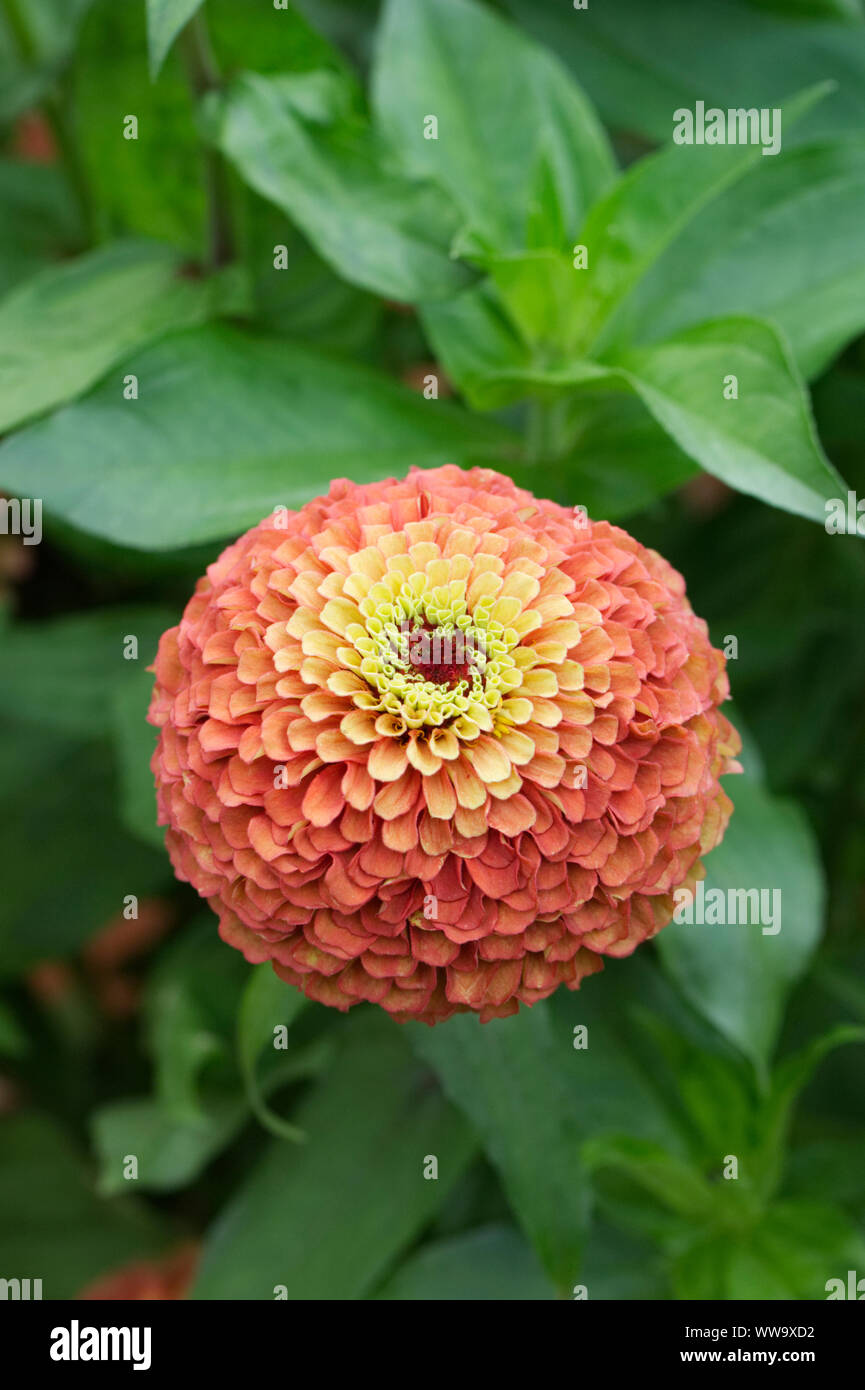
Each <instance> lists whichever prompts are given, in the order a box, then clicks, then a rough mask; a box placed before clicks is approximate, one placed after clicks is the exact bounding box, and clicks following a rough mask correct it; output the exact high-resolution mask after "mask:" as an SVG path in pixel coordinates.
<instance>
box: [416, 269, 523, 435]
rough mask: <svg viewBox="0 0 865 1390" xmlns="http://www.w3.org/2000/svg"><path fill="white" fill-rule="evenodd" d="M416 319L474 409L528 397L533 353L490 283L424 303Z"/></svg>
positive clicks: (450, 375)
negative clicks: (527, 375)
mask: <svg viewBox="0 0 865 1390" xmlns="http://www.w3.org/2000/svg"><path fill="white" fill-rule="evenodd" d="M420 318H421V322H422V324H423V327H424V332H425V333H426V335H427V337H428V339H429V341H430V344H431V346H432V348H433V351H434V353H435V355H436V357H437V358H438V360H439V361H440V362H441V363H442V366H443V367H444V369H445V371H446V372H447V374H448V376H449V377H450V378H451V380H452V381H454V382H455V383H456V384H457V386H458V387H459V389H460V390H461V391H462V392H463V394H464V395H465V397H466V400H467V401H468V402H469V404H470V405H472V406H473V407H474V408H475V409H476V410H492V409H495V408H497V407H499V406H503V405H509V404H510V403H511V402H512V401H515V400H519V399H520V398H521V397H522V396H524V395H525V394H526V388H525V386H524V384H523V376H524V374H525V373H526V372H528V371H529V370H530V369H531V368H532V365H533V363H532V355H531V352H530V350H529V348H528V346H527V345H526V343H525V342H524V341H523V339H521V338H520V336H519V334H518V333H517V332H516V330H515V328H514V326H513V324H512V323H511V322H510V321H509V319H508V318H507V316H506V315H505V312H504V309H503V306H502V304H501V302H500V300H499V298H498V296H497V295H496V293H495V291H494V289H493V287H492V285H491V284H490V283H488V282H486V281H484V282H482V283H481V284H480V285H474V286H472V287H471V288H470V289H468V290H464V291H463V293H462V294H458V295H454V297H453V298H452V299H447V300H443V301H441V302H440V303H438V304H424V305H422V306H421V308H420Z"/></svg>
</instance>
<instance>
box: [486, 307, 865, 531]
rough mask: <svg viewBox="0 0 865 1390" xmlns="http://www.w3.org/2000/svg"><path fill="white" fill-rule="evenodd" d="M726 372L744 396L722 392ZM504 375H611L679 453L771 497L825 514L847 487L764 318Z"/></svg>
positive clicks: (567, 382) (817, 517) (554, 385)
mask: <svg viewBox="0 0 865 1390" xmlns="http://www.w3.org/2000/svg"><path fill="white" fill-rule="evenodd" d="M503 375H504V374H503ZM729 377H735V378H736V390H737V391H738V396H737V397H736V398H731V399H726V398H725V390H726V388H727V385H728V380H727V379H728V378H729ZM506 379H509V380H512V381H513V382H514V383H516V382H517V381H519V380H522V381H523V383H524V384H525V390H526V391H528V390H530V389H531V387H532V386H536V387H538V388H546V389H547V393H549V391H550V390H552V391H553V392H555V391H556V390H558V391H565V390H567V389H568V387H569V386H570V387H573V388H577V387H588V388H589V389H591V390H595V391H596V390H597V389H598V388H599V387H601V386H603V385H605V384H606V385H608V386H610V387H611V388H613V389H614V390H615V389H617V388H618V389H621V388H623V387H624V388H625V389H627V390H631V391H633V392H634V393H635V394H636V395H637V396H638V397H639V399H640V400H641V401H642V402H643V404H644V405H645V406H646V408H647V409H648V410H649V411H650V412H651V413H652V415H653V416H654V418H655V420H656V421H657V422H658V424H659V425H661V427H662V428H663V429H664V430H665V431H666V432H667V434H669V435H670V437H671V438H672V439H673V441H674V442H675V444H676V445H678V447H679V449H680V450H681V451H682V452H683V453H685V454H687V455H689V457H690V458H692V459H693V460H694V461H695V462H696V463H699V464H700V465H701V467H703V468H704V469H705V470H706V471H707V472H708V473H714V475H715V476H716V477H718V478H721V479H722V480H723V481H724V482H725V483H729V484H730V486H731V487H735V488H738V489H739V490H740V491H741V492H745V493H749V494H750V495H751V496H753V497H759V498H760V499H761V500H762V501H764V502H768V503H769V505H770V506H774V507H782V508H784V509H785V510H786V511H790V512H795V513H797V514H798V515H800V516H807V517H810V518H811V519H812V520H814V521H820V522H825V520H826V515H827V513H826V501H827V499H829V498H833V497H845V496H846V490H847V487H846V483H844V482H843V480H842V479H841V478H840V477H839V476H838V474H837V473H836V471H835V469H834V468H833V467H832V465H831V464H830V463H829V460H828V459H827V458H826V456H825V454H824V453H823V450H822V448H821V446H820V442H819V440H818V438H817V434H816V431H815V428H814V422H813V419H812V416H811V411H810V407H809V402H808V397H807V394H806V392H805V388H804V386H803V385H802V382H801V379H800V378H799V375H798V372H797V371H796V367H795V365H794V363H793V362H792V359H791V357H790V353H789V350H788V349H787V347H786V345H785V344H784V342H783V341H782V340H781V338H780V337H779V336H778V333H777V331H776V330H775V329H774V328H773V327H772V326H771V324H768V323H763V322H761V321H760V320H759V319H744V318H741V319H717V320H716V321H715V322H713V323H704V324H699V325H698V326H697V327H696V328H691V329H688V330H686V331H685V332H684V333H680V334H679V335H678V336H677V337H675V338H670V339H668V340H667V341H666V342H664V343H658V344H656V345H655V346H652V347H646V348H639V349H633V350H631V351H628V352H623V353H620V354H619V355H618V356H614V357H612V358H611V360H610V361H609V363H606V364H605V363H598V362H588V361H579V360H577V361H575V362H574V363H572V364H570V365H565V366H562V367H550V368H540V367H538V368H535V367H532V368H529V369H528V370H525V371H522V372H520V373H517V374H515V375H514V376H512V377H508V378H506Z"/></svg>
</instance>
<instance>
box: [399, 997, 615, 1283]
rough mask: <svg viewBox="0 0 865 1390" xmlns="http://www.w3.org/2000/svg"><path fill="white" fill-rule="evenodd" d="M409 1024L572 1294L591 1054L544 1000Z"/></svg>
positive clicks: (544, 1256)
mask: <svg viewBox="0 0 865 1390" xmlns="http://www.w3.org/2000/svg"><path fill="white" fill-rule="evenodd" d="M407 1027H408V1029H409V1031H410V1037H411V1042H412V1045H413V1047H414V1048H415V1050H416V1051H417V1052H418V1053H419V1054H420V1056H421V1057H423V1058H424V1059H425V1060H426V1061H427V1062H429V1063H430V1065H431V1066H433V1067H434V1068H435V1070H436V1072H437V1074H438V1076H439V1078H440V1080H441V1082H442V1085H443V1086H444V1088H445V1091H446V1092H447V1094H448V1095H449V1096H450V1097H451V1098H452V1099H453V1100H454V1101H455V1102H456V1104H457V1105H459V1106H460V1108H461V1109H462V1111H463V1112H464V1114H465V1115H466V1118H467V1119H470V1121H471V1123H472V1124H473V1125H474V1127H475V1128H476V1129H477V1131H478V1133H479V1135H480V1137H481V1140H482V1142H483V1145H484V1149H485V1151H486V1153H487V1155H488V1157H489V1158H490V1160H491V1161H492V1162H493V1163H494V1164H495V1167H496V1168H497V1170H498V1172H499V1175H500V1176H501V1179H502V1182H503V1183H504V1186H505V1190H506V1192H507V1194H508V1197H509V1199H510V1202H511V1205H512V1207H513V1210H514V1212H515V1215H516V1216H517V1218H518V1220H519V1222H520V1224H521V1226H522V1227H523V1230H524V1231H525V1233H526V1235H527V1236H528V1237H529V1239H530V1240H531V1242H532V1245H533V1246H534V1248H535V1250H536V1252H537V1254H538V1257H539V1258H540V1260H541V1263H542V1264H543V1266H544V1268H545V1269H546V1271H547V1273H548V1275H549V1276H550V1278H551V1279H552V1280H553V1282H554V1284H555V1285H556V1287H557V1288H558V1289H559V1290H560V1291H562V1290H566V1289H568V1288H569V1287H570V1284H571V1283H573V1281H574V1279H575V1278H576V1276H577V1273H578V1272H579V1260H580V1253H581V1249H582V1245H583V1241H584V1239H585V1234H586V1224H587V1220H588V1211H589V1193H588V1188H587V1184H586V1178H585V1173H584V1171H583V1168H582V1165H581V1161H580V1146H581V1141H582V1134H581V1130H580V1127H579V1124H578V1113H579V1100H578V1097H579V1080H578V1078H579V1075H580V1064H581V1063H585V1062H586V1060H587V1059H589V1054H588V1053H577V1052H575V1051H573V1048H572V1039H569V1038H568V1037H567V1035H564V1034H562V1035H561V1036H560V1037H557V1036H556V1035H555V1033H554V1031H553V1026H552V1021H551V1018H550V1015H549V1013H548V1011H547V1009H546V1008H545V1006H544V1005H543V1004H536V1005H535V1007H534V1008H532V1009H524V1010H522V1011H521V1012H520V1014H519V1015H518V1016H517V1017H516V1018H508V1019H498V1020H494V1021H493V1022H491V1023H487V1024H484V1025H483V1026H482V1025H481V1024H479V1023H478V1020H477V1018H475V1017H473V1016H471V1015H467V1014H460V1015H458V1016H457V1017H455V1018H451V1019H449V1020H448V1022H447V1023H446V1024H443V1025H441V1026H440V1027H437V1028H430V1029H427V1028H425V1027H423V1025H421V1024H409V1025H407ZM591 1061H592V1062H593V1061H594V1056H592V1058H591ZM541 1170H543V1173H544V1181H543V1182H538V1172H539V1171H541Z"/></svg>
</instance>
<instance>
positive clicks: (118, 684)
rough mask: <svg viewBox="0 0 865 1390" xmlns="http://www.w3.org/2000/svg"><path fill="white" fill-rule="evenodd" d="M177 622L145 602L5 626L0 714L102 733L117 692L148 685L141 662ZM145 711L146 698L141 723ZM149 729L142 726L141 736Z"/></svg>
mask: <svg viewBox="0 0 865 1390" xmlns="http://www.w3.org/2000/svg"><path fill="white" fill-rule="evenodd" d="M175 621H176V615H174V614H172V612H171V610H170V609H163V608H154V607H145V606H143V605H142V606H141V607H127V608H102V609H96V610H93V611H91V612H88V613H74V614H70V615H68V616H66V615H64V616H63V617H59V618H46V619H43V620H42V621H40V622H28V623H18V624H10V626H9V627H7V628H6V630H5V632H4V634H3V646H4V655H5V660H4V663H3V666H2V668H0V712H2V713H3V714H5V715H7V716H8V717H10V718H20V719H23V720H26V721H27V722H28V723H31V722H33V723H37V724H39V725H41V726H43V727H49V726H50V727H51V728H52V729H58V730H62V731H64V732H65V733H68V734H77V735H80V736H81V737H88V736H90V737H94V736H104V735H105V734H106V732H108V731H109V730H110V726H111V718H112V710H113V701H114V698H115V694H116V693H117V692H118V691H124V692H125V691H126V690H127V689H128V688H129V687H130V686H131V685H132V683H137V684H138V687H139V690H141V689H143V687H144V686H148V687H149V688H150V689H152V687H153V677H152V676H150V675H148V672H147V669H146V668H147V667H148V666H149V665H150V664H151V662H152V661H153V660H154V658H155V656H156V648H157V646H158V643H159V638H160V636H161V635H162V633H163V632H164V631H165V629H166V628H168V627H171V626H172V625H173V623H174V622H175ZM130 638H135V640H136V642H137V644H138V646H137V656H136V657H135V658H132V657H127V656H126V652H127V651H129V652H131V651H132V650H133V648H132V646H131V644H130V643H129V639H130ZM146 713H147V704H146V703H145V704H144V706H143V709H142V713H141V718H142V721H143V720H144V717H145V715H146ZM150 732H151V731H150V730H149V728H148V726H147V725H146V724H145V726H144V733H145V735H148V736H149V734H150ZM142 746H145V745H142ZM151 752H152V748H151ZM148 756H149V755H148ZM148 775H149V773H148Z"/></svg>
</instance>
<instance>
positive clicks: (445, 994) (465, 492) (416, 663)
mask: <svg viewBox="0 0 865 1390" xmlns="http://www.w3.org/2000/svg"><path fill="white" fill-rule="evenodd" d="M155 670H156V685H155V689H154V693H153V699H152V703H151V708H150V719H151V722H152V723H154V724H156V725H157V726H158V727H159V728H160V730H161V733H160V737H159V741H158V745H157V748H156V752H155V754H154V759H153V764H152V766H153V771H154V774H155V777H156V783H157V791H158V802H159V810H160V823H162V824H166V825H167V826H168V831H167V835H166V842H167V846H168V849H169V853H170V855H171V859H172V863H173V865H174V868H175V872H176V873H177V875H178V877H179V878H181V879H184V880H186V881H188V882H190V883H191V884H192V885H193V886H194V887H195V888H196V889H197V891H198V892H199V893H200V894H201V895H202V897H205V898H206V899H207V900H208V901H209V903H210V904H211V906H212V907H213V909H214V910H215V911H216V913H217V914H218V916H219V920H220V933H221V935H222V937H223V939H224V940H225V941H227V942H229V943H230V944H231V945H233V946H236V947H237V948H238V949H239V950H241V951H242V952H243V954H244V955H245V957H246V959H247V960H249V961H251V962H260V961H266V960H270V961H272V962H273V965H274V968H275V970H276V971H277V973H278V974H279V975H280V976H281V977H282V978H283V979H285V980H288V981H290V982H291V983H293V984H295V985H297V986H298V987H299V988H300V989H302V990H303V991H304V993H306V994H307V995H309V996H310V997H311V998H313V999H318V1000H320V1001H322V1002H323V1003H325V1004H330V1005H333V1006H335V1007H337V1008H340V1009H346V1008H348V1007H349V1006H350V1005H352V1004H357V1003H360V1002H361V1001H362V1000H369V1001H371V1002H373V1003H377V1004H380V1005H381V1006H382V1007H383V1008H385V1009H387V1010H388V1012H390V1013H392V1014H393V1015H394V1016H395V1017H397V1018H400V1019H408V1018H416V1019H423V1020H425V1021H426V1022H429V1023H433V1022H436V1021H437V1020H440V1019H444V1018H447V1017H448V1016H449V1015H451V1014H453V1013H455V1012H457V1011H465V1010H475V1011H477V1012H479V1014H480V1017H481V1020H482V1021H485V1020H487V1019H490V1018H496V1017H501V1016H504V1015H507V1014H511V1013H515V1012H516V1010H517V1008H518V1005H519V1003H520V1002H522V1003H526V1004H533V1003H535V1002H536V1001H537V1000H539V999H543V998H545V997H546V996H548V995H549V994H551V993H552V992H553V990H555V989H556V988H557V987H558V986H559V985H561V984H564V985H567V986H568V988H570V989H575V988H576V987H577V986H578V985H579V983H580V981H581V980H582V979H583V977H584V976H586V975H588V974H592V973H594V972H595V971H597V970H599V969H600V968H601V966H602V957H603V956H604V955H611V956H625V955H628V954H629V953H630V952H631V951H633V950H634V948H635V947H636V946H637V945H638V944H639V943H640V942H641V941H644V940H646V939H648V938H649V937H651V936H654V934H655V933H656V932H657V931H658V930H659V929H660V928H661V927H662V926H664V925H665V924H666V923H667V922H668V921H669V920H670V918H671V917H672V913H673V906H674V904H673V896H672V895H673V891H674V890H675V889H676V888H677V887H680V886H686V887H690V888H693V886H694V884H695V882H696V880H697V879H698V878H700V877H702V873H703V870H702V866H701V863H700V856H701V854H703V853H705V852H706V851H708V850H710V849H712V848H713V846H715V845H716V844H717V843H718V841H719V840H720V839H721V837H722V835H723V832H724V829H725V826H726V823H727V820H728V818H729V815H730V811H731V809H732V807H731V803H730V801H729V799H728V797H727V796H726V795H725V793H724V792H723V791H722V789H721V786H720V782H719V778H720V777H721V776H722V775H723V774H724V773H725V772H729V771H734V770H737V769H738V764H737V763H736V762H735V761H734V758H735V754H736V753H737V752H738V750H739V747H740V744H739V739H738V736H737V734H736V732H735V730H734V729H733V728H732V727H731V725H730V724H729V722H728V721H727V719H726V718H725V717H724V716H723V715H722V714H721V713H720V712H719V709H718V706H719V705H720V704H721V702H722V701H723V700H724V699H726V697H727V695H728V682H727V677H726V673H725V670H724V658H723V655H722V654H721V653H720V652H719V651H717V650H715V649H714V648H713V647H712V646H711V645H710V643H709V640H708V635H707V629H706V625H705V623H704V622H703V621H702V620H700V619H698V618H697V617H695V615H694V613H693V612H692V610H691V607H690V605H689V603H688V601H687V599H686V597H685V586H684V581H683V580H682V578H681V576H680V575H679V574H677V573H676V571H675V570H674V569H672V567H671V566H670V565H669V564H667V562H666V561H665V560H663V559H662V558H661V557H660V556H659V555H658V554H656V553H655V552H654V551H651V550H647V549H646V548H645V547H644V546H642V545H640V544H639V543H638V542H637V541H635V540H634V539H633V538H632V537H631V536H629V535H628V534H627V533H626V532H625V531H623V530H621V529H619V528H618V527H615V526H611V525H610V524H608V523H607V522H591V521H588V520H586V519H585V517H584V516H583V515H582V514H581V513H578V514H576V515H572V514H571V513H570V512H569V511H568V510H567V509H565V508H563V507H560V506H558V505H557V504H556V503H553V502H549V501H544V500H539V499H537V498H535V497H533V496H532V494H531V493H529V492H526V491H524V490H523V489H521V488H518V487H516V486H515V485H514V483H513V482H512V481H511V480H510V479H508V478H506V477H503V476H501V475H500V474H498V473H495V472H492V471H491V470H488V469H480V468H476V469H472V470H471V471H470V472H463V471H461V470H460V469H458V468H456V467H454V466H450V465H449V466H446V467H443V468H439V469H434V470H423V471H422V470H417V469H413V470H412V471H411V472H410V474H409V476H408V477H407V478H406V479H404V480H402V481H394V480H390V481H387V482H382V483H374V484H369V485H366V486H358V485H356V484H353V483H350V482H347V481H345V480H339V481H337V482H334V483H333V485H332V486H331V489H330V492H329V494H328V496H327V497H324V498H316V499H315V500H314V501H312V502H310V503H308V505H307V506H305V507H303V508H302V509H301V510H300V511H299V512H285V511H280V510H277V511H276V512H275V513H274V514H273V515H271V516H269V517H267V518H266V519H265V520H264V521H263V522H262V523H261V524H260V525H259V526H256V527H254V528H253V529H252V530H251V531H248V532H247V533H246V535H244V536H242V537H241V538H240V540H238V541H237V542H236V543H235V544H234V545H231V546H229V547H228V549H227V550H225V551H224V552H223V554H222V555H221V556H220V558H219V559H218V560H217V561H216V562H215V563H214V564H212V565H211V566H210V567H209V568H208V571H207V576H206V578H203V579H201V580H200V581H199V583H198V585H197V588H196V592H195V595H194V597H193V598H192V599H191V600H190V602H189V604H188V605H187V607H186V611H185V612H184V615H183V617H182V619H181V622H180V624H179V626H177V627H175V628H172V629H171V630H170V631H168V632H166V633H165V634H164V635H163V637H162V640H161V642H160V645H159V653H158V656H157V659H156V665H155Z"/></svg>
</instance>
